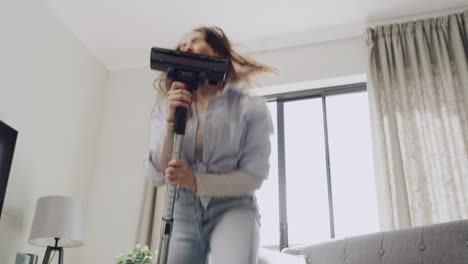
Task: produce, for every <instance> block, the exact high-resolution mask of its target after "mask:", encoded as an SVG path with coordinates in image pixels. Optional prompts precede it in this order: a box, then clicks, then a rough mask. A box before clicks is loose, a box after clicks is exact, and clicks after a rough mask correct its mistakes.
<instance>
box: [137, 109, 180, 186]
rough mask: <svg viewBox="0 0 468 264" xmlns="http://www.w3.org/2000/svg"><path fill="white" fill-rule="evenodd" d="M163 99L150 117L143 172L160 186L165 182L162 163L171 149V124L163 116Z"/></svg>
mask: <svg viewBox="0 0 468 264" xmlns="http://www.w3.org/2000/svg"><path fill="white" fill-rule="evenodd" d="M165 116H166V114H165V101H162V102H160V103H159V104H158V105H157V107H156V109H155V111H154V113H153V115H152V118H151V127H150V140H149V142H150V145H149V150H148V154H147V155H146V157H145V163H144V164H145V172H146V176H147V177H148V178H149V179H150V180H151V182H152V183H153V184H154V185H156V186H160V185H163V184H165V179H164V169H165V166H164V164H167V162H168V161H169V155H170V151H171V149H172V137H171V134H172V127H173V125H172V124H169V123H168V122H167V121H166V118H165Z"/></svg>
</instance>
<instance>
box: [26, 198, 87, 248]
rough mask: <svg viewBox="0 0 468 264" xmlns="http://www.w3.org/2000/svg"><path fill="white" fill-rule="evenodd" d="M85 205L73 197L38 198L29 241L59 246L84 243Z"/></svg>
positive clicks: (77, 245) (40, 244) (74, 245)
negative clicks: (56, 241)
mask: <svg viewBox="0 0 468 264" xmlns="http://www.w3.org/2000/svg"><path fill="white" fill-rule="evenodd" d="M83 235H84V206H83V203H82V202H81V201H80V200H78V199H76V198H72V197H66V196H45V197H41V198H39V200H37V206H36V213H35V214H34V220H33V223H32V227H31V234H30V236H29V243H31V244H33V245H36V246H44V247H46V246H54V245H55V239H54V238H56V237H58V238H60V240H59V242H58V246H59V247H79V246H82V245H83Z"/></svg>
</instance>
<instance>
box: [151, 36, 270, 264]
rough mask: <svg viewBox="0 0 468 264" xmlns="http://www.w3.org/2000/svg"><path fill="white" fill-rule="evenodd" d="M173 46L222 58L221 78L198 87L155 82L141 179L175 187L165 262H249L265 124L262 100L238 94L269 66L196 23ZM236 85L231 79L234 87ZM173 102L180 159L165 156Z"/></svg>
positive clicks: (265, 150)
mask: <svg viewBox="0 0 468 264" xmlns="http://www.w3.org/2000/svg"><path fill="white" fill-rule="evenodd" d="M177 50H180V51H184V52H191V53H196V54H204V55H209V56H219V57H224V58H228V59H229V66H228V71H227V74H226V81H225V82H223V83H219V84H218V85H210V84H209V83H208V81H206V82H205V83H204V84H200V85H199V87H198V89H197V90H196V91H195V92H194V94H193V95H192V94H190V92H188V91H187V90H186V88H187V86H186V85H185V84H183V83H180V82H170V81H165V82H161V84H162V85H160V88H162V89H165V90H166V93H167V94H166V98H165V99H164V100H163V101H162V102H161V103H159V104H158V105H157V107H156V110H155V113H154V117H153V119H152V125H151V130H152V131H151V143H150V153H149V155H148V159H147V162H146V169H147V173H148V176H149V177H150V178H151V180H152V182H153V183H154V184H155V185H163V184H165V183H171V184H178V185H179V187H180V188H179V193H178V194H177V196H176V197H177V198H176V203H175V207H174V226H173V231H172V236H171V240H170V246H169V255H168V263H171V264H185V263H187V264H205V263H207V258H208V257H207V255H208V252H210V254H211V258H212V260H213V262H214V263H216V264H219V263H223V264H229V263H233V264H240V263H241V264H249V263H252V264H253V263H256V258H257V252H258V244H259V215H258V208H257V204H256V200H255V196H254V191H255V190H256V189H258V188H260V186H261V185H262V182H263V180H264V179H266V177H267V175H268V170H269V162H268V160H269V156H270V141H269V136H270V135H271V133H272V123H271V119H270V115H269V112H268V109H267V107H266V104H265V101H264V100H262V99H259V98H255V97H251V96H248V95H246V94H245V93H243V92H242V91H241V90H240V89H239V88H238V87H239V86H237V85H240V84H248V82H249V81H250V78H251V76H252V75H253V74H255V73H259V72H273V71H275V70H274V69H273V68H270V67H268V66H265V65H262V64H259V63H257V62H255V61H253V60H250V59H247V58H245V57H242V56H240V55H239V54H237V53H236V52H234V51H233V50H232V49H231V44H230V42H229V40H228V38H227V37H226V35H225V34H224V32H223V31H222V30H221V29H220V28H217V27H201V28H197V29H195V30H193V31H192V32H190V33H188V34H187V35H186V36H185V37H184V38H183V39H182V41H181V42H180V44H179V45H178V47H177ZM236 83H237V84H236ZM177 107H185V108H187V109H189V110H188V112H189V115H188V116H189V117H188V119H187V125H186V134H185V137H184V141H183V145H182V155H181V156H182V159H181V160H171V159H170V154H171V152H172V140H173V139H172V128H173V122H174V116H175V109H176V108H177Z"/></svg>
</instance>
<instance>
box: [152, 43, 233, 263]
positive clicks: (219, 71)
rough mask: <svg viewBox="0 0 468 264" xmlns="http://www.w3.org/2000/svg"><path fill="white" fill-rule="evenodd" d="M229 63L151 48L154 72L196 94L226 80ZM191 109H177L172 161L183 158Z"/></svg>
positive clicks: (168, 211) (165, 233)
mask: <svg viewBox="0 0 468 264" xmlns="http://www.w3.org/2000/svg"><path fill="white" fill-rule="evenodd" d="M227 66H228V60H227V59H224V58H219V57H212V56H205V55H197V54H191V53H185V52H179V51H174V50H167V49H161V48H152V49H151V69H153V70H159V71H164V72H167V78H168V79H169V80H172V81H179V82H183V83H185V84H186V85H187V90H188V91H189V92H190V93H192V92H193V91H195V90H196V89H197V88H198V85H199V84H200V83H202V82H204V81H205V80H208V81H209V83H210V84H212V85H216V84H217V83H218V82H221V81H224V78H225V75H226V71H227ZM186 120H187V109H186V108H184V107H177V108H176V113H175V120H174V130H173V133H174V135H173V136H174V141H173V147H172V159H181V157H182V155H181V151H182V143H183V140H184V135H185V125H186ZM177 188H178V186H177V185H176V184H168V185H167V189H166V200H165V205H164V212H163V217H162V222H161V240H160V242H159V250H158V259H157V264H166V263H167V257H168V253H169V242H170V240H171V235H172V227H173V224H174V219H173V215H174V205H175V198H176V193H177Z"/></svg>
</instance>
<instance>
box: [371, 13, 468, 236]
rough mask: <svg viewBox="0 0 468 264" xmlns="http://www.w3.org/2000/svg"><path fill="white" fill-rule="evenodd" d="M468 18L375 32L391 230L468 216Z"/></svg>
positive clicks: (384, 211) (378, 139)
mask: <svg viewBox="0 0 468 264" xmlns="http://www.w3.org/2000/svg"><path fill="white" fill-rule="evenodd" d="M467 15H468V12H464V13H462V14H453V15H449V16H446V17H438V18H433V19H426V20H418V21H411V22H408V23H403V24H393V25H384V26H378V27H376V28H369V29H367V39H366V41H367V45H368V51H369V64H368V67H369V68H368V89H369V100H370V106H371V120H372V121H371V122H372V135H373V145H374V156H375V170H376V182H377V190H378V197H379V215H380V224H381V228H382V229H383V230H386V229H395V228H402V227H410V226H418V225H425V224H431V223H437V222H445V221H451V220H456V219H462V218H468V155H467V153H468V67H467V58H468V41H467V35H468V25H467V21H466V18H467Z"/></svg>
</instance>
